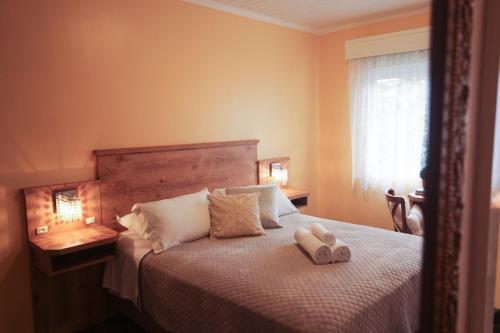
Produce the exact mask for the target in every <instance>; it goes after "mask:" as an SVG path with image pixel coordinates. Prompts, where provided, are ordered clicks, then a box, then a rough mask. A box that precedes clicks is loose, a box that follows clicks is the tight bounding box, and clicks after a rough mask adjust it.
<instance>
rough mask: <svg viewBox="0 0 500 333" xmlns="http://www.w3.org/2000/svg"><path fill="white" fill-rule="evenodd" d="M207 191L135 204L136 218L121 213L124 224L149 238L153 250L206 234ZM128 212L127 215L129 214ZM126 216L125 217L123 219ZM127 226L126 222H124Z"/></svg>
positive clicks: (208, 224)
mask: <svg viewBox="0 0 500 333" xmlns="http://www.w3.org/2000/svg"><path fill="white" fill-rule="evenodd" d="M207 195H208V190H207V189H203V190H202V191H200V192H197V193H192V194H187V195H182V196H179V197H175V198H171V199H165V200H159V201H154V202H148V203H140V204H135V205H134V206H133V207H132V212H133V214H134V215H136V217H135V218H132V217H128V215H127V216H124V217H123V218H121V219H120V221H121V220H124V221H123V222H120V223H123V225H125V224H127V223H129V222H130V225H131V227H130V229H132V230H134V231H135V232H137V233H138V234H140V235H141V236H142V237H143V238H145V239H147V240H150V241H151V243H152V247H153V251H154V253H160V252H162V251H164V250H166V249H168V248H171V247H173V246H175V245H178V244H181V243H185V242H189V241H193V240H196V239H200V238H203V237H206V236H208V234H209V232H210V212H209V210H208V199H207ZM129 215H130V214H129ZM125 217H127V218H126V219H124V218H125ZM125 226H126V225H125Z"/></svg>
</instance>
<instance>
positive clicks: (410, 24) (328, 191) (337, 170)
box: [318, 14, 429, 229]
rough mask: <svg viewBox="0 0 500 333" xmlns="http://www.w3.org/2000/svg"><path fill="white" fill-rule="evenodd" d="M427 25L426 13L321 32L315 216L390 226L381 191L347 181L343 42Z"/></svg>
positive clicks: (346, 84) (348, 161)
mask: <svg viewBox="0 0 500 333" xmlns="http://www.w3.org/2000/svg"><path fill="white" fill-rule="evenodd" d="M428 25H429V15H428V14H421V15H417V16H411V17H405V18H401V19H396V20H391V21H385V22H379V23H374V24H369V25H365V26H361V27H357V28H353V29H349V30H343V31H337V32H334V33H331V34H328V35H325V36H322V38H321V40H320V43H321V50H320V84H319V86H320V116H319V130H320V132H319V165H320V171H319V180H320V181H319V186H320V187H319V195H318V198H319V210H318V212H319V214H320V215H322V216H325V217H329V218H332V219H335V220H341V221H347V222H351V223H357V224H366V225H372V226H375V227H380V228H386V229H391V228H392V222H391V219H390V216H389V213H388V211H387V206H386V202H385V196H384V194H383V190H382V189H381V190H380V191H377V192H374V191H371V192H370V191H369V192H362V191H360V189H358V188H356V189H355V191H353V190H352V185H351V178H352V173H351V166H352V163H351V137H350V135H351V134H350V124H349V81H348V80H349V78H348V67H347V61H346V60H345V41H346V40H349V39H354V38H361V37H367V36H371V35H377V34H384V33H390V32H396V31H401V30H407V29H414V28H418V27H424V26H428Z"/></svg>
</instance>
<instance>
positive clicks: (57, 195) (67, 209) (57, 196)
mask: <svg viewBox="0 0 500 333" xmlns="http://www.w3.org/2000/svg"><path fill="white" fill-rule="evenodd" d="M54 201H55V212H56V213H57V215H58V216H59V218H61V219H62V220H63V221H66V222H70V221H77V220H80V219H81V218H82V203H81V201H80V198H79V197H78V192H77V190H76V189H70V190H62V191H56V192H54Z"/></svg>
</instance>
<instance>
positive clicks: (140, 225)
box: [116, 213, 148, 238]
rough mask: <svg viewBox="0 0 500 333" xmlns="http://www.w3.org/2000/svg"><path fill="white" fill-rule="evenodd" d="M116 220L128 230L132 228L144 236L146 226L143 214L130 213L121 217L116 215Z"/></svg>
mask: <svg viewBox="0 0 500 333" xmlns="http://www.w3.org/2000/svg"><path fill="white" fill-rule="evenodd" d="M116 220H117V221H118V223H120V224H121V225H122V226H124V227H125V228H127V229H128V230H132V231H133V232H135V233H136V234H138V235H140V236H141V237H142V238H144V235H145V234H146V232H147V231H146V229H147V227H148V226H147V223H146V220H145V219H144V215H143V214H136V213H130V214H127V215H125V216H122V217H120V216H118V215H116Z"/></svg>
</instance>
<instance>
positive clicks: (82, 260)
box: [24, 180, 118, 333]
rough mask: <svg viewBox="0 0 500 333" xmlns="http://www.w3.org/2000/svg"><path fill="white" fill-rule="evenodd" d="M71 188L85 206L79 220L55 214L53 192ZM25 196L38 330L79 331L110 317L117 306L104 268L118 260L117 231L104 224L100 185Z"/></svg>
mask: <svg viewBox="0 0 500 333" xmlns="http://www.w3.org/2000/svg"><path fill="white" fill-rule="evenodd" d="M68 189H75V190H76V193H77V194H78V197H79V199H80V202H81V217H80V218H78V219H76V220H69V221H67V220H64V219H63V218H62V217H61V216H59V215H58V214H57V213H56V212H55V210H54V193H55V192H56V191H60V190H68ZM24 195H25V200H26V222H27V232H28V239H29V246H30V252H31V262H32V266H31V273H32V278H31V282H32V293H33V312H34V319H35V331H36V332H38V333H63V332H64V333H66V332H76V331H78V330H80V329H82V328H85V327H88V326H90V325H93V324H96V323H98V322H101V321H102V320H105V319H106V318H108V317H109V316H111V315H112V314H113V313H114V307H113V306H110V303H109V301H108V294H107V291H106V290H105V289H104V288H103V287H102V277H103V273H104V263H105V262H106V261H108V260H111V259H113V258H114V255H115V242H116V240H117V239H118V232H117V231H115V230H113V229H111V228H108V227H106V226H104V225H103V224H102V219H101V199H100V188H99V181H95V180H91V181H85V182H78V183H71V184H60V185H49V186H40V187H33V188H27V189H24ZM87 222H90V223H91V222H94V223H91V224H86V223H87ZM43 230H44V231H45V232H46V233H43V234H39V233H40V232H41V231H43Z"/></svg>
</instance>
